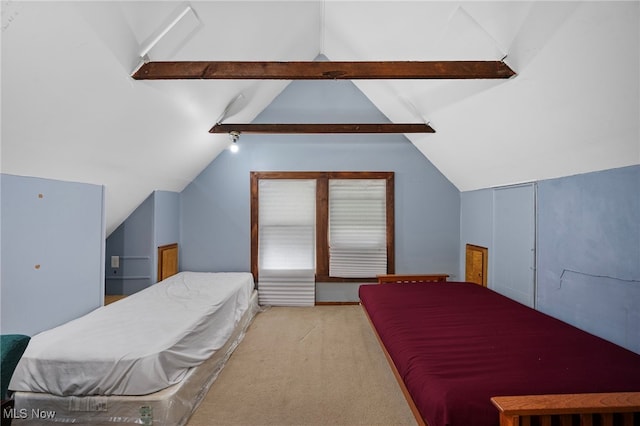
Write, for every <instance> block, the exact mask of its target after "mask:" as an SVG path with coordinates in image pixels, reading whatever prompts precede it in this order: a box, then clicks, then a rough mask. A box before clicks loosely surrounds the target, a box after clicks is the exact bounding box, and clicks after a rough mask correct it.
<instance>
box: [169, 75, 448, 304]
mask: <svg viewBox="0 0 640 426" xmlns="http://www.w3.org/2000/svg"><path fill="white" fill-rule="evenodd" d="M287 121H288V122H334V121H338V122H340V121H342V122H350V121H361V122H387V121H388V120H387V119H386V118H385V117H384V116H383V115H382V114H381V113H380V112H379V111H378V110H377V109H376V108H375V107H374V106H373V105H372V104H371V103H370V102H369V101H368V99H366V97H364V95H362V93H361V92H360V91H359V90H358V89H357V88H356V87H355V86H354V85H353V84H352V83H351V82H349V81H328V82H326V81H322V82H308V81H305V82H293V83H291V84H290V85H289V86H288V87H287V88H286V89H285V90H284V91H283V92H282V93H281V94H280V95H279V96H278V97H277V98H276V99H275V100H274V101H273V102H272V104H271V105H270V106H269V107H268V108H267V109H266V110H265V111H264V112H263V113H262V114H261V115H260V116H259V117H257V118H256V119H255V120H254V122H256V123H258V122H265V123H269V122H287ZM238 144H239V147H240V151H239V152H238V153H236V154H233V153H230V152H228V151H226V152H223V153H222V154H220V155H219V156H218V157H217V158H216V159H215V160H214V161H213V162H212V163H211V164H210V165H209V166H208V167H207V168H206V169H205V170H204V171H203V172H202V173H201V174H200V175H199V176H198V177H197V178H196V179H195V180H194V181H193V182H192V183H191V184H190V185H188V186H187V187H186V188H185V189H184V190H183V191H182V193H181V196H180V201H181V203H180V204H181V211H180V221H181V236H180V243H181V262H180V265H181V269H185V270H193V271H249V270H250V242H251V239H250V216H249V215H250V211H249V208H250V195H249V173H250V172H251V171H281V170H293V171H296V170H297V171H303V170H306V171H311V170H321V171H344V170H350V171H394V172H395V185H396V186H395V191H396V192H395V200H396V205H395V220H396V229H395V231H396V241H395V244H396V272H397V273H420V272H425V271H427V272H442V273H448V274H451V275H453V276H456V275H457V271H458V269H459V246H458V243H459V217H458V212H459V210H460V198H459V191H458V190H457V189H456V188H455V187H454V186H453V185H452V184H451V183H450V182H449V181H448V180H447V179H446V178H445V177H444V176H443V175H442V174H441V173H440V172H439V171H438V170H437V169H436V168H435V167H434V166H433V165H432V164H431V163H430V162H429V161H428V160H427V159H426V158H425V157H424V155H422V154H421V153H420V152H419V151H418V150H417V149H416V148H415V147H414V146H413V144H412V143H411V142H410V141H409V140H407V139H406V138H405V137H404V136H402V135H249V134H246V135H242V136H241V137H240V140H239V142H238ZM356 289H357V287H355V286H349V285H347V284H341V285H335V284H332V285H330V284H326V285H319V286H318V294H317V298H318V300H320V301H326V300H334V301H335V300H357V293H356Z"/></svg>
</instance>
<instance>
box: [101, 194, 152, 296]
mask: <svg viewBox="0 0 640 426" xmlns="http://www.w3.org/2000/svg"><path fill="white" fill-rule="evenodd" d="M153 207H154V196H153V194H151V195H150V196H149V197H147V199H146V200H144V201H143V202H142V204H140V206H138V208H137V209H136V210H135V211H134V212H133V213H131V215H129V217H128V218H127V220H125V221H124V222H123V223H122V224H121V225H120V226H119V227H118V228H116V230H115V231H113V232H112V233H111V235H109V238H107V243H106V247H107V256H106V259H105V261H106V268H107V276H106V293H107V294H133V293H135V292H138V291H140V290H142V289H144V288H147V287H149V286H150V285H151V284H152V283H153V282H154V281H153V277H154V275H153V271H154V269H153V251H154V248H153V244H154V235H155V231H154V219H153ZM111 256H119V259H120V267H119V268H112V267H111Z"/></svg>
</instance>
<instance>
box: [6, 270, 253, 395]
mask: <svg viewBox="0 0 640 426" xmlns="http://www.w3.org/2000/svg"><path fill="white" fill-rule="evenodd" d="M253 288H254V283H253V276H252V275H251V274H250V273H241V272H237V273H236V272H219V273H213V272H181V273H179V274H177V275H174V276H172V277H170V278H168V279H166V280H164V281H162V282H160V283H157V284H154V285H153V286H151V287H149V288H147V289H145V290H143V291H141V292H138V293H136V294H134V295H131V296H129V297H127V298H124V299H122V300H120V301H118V302H116V303H112V304H110V305H107V306H104V307H101V308H98V309H96V310H95V311H93V312H90V313H89V314H87V315H85V316H83V317H81V318H78V319H76V320H73V321H70V322H68V323H66V324H63V325H61V326H59V327H56V328H53V329H51V330H47V331H44V332H42V333H40V334H37V335H35V336H33V337H32V339H31V341H30V342H29V345H28V346H27V349H26V351H25V353H24V355H23V357H22V359H21V360H20V362H19V363H18V366H17V367H16V370H15V372H14V374H13V377H12V379H11V382H10V385H9V388H10V389H11V390H14V391H30V392H44V393H50V394H54V395H144V394H149V393H152V392H156V391H159V390H161V389H164V388H166V387H168V386H171V385H173V384H176V383H178V382H180V381H181V380H182V379H183V378H184V377H185V375H186V374H187V372H188V371H189V369H190V368H191V367H194V366H197V365H199V364H200V363H202V362H203V361H204V360H206V359H208V358H210V357H211V356H212V354H213V353H214V352H215V351H216V350H218V349H220V348H221V347H222V346H223V345H224V344H225V342H226V341H227V340H228V339H229V337H230V336H231V334H232V332H233V330H234V328H235V327H236V325H237V324H238V322H239V321H240V318H241V317H242V315H243V313H244V312H245V311H246V310H247V309H248V306H249V300H250V297H251V292H252V291H253Z"/></svg>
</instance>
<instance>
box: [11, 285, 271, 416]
mask: <svg viewBox="0 0 640 426" xmlns="http://www.w3.org/2000/svg"><path fill="white" fill-rule="evenodd" d="M259 311H260V306H259V305H258V293H257V291H255V290H254V291H253V293H252V295H251V302H250V307H249V309H248V310H247V311H246V312H245V313H244V315H243V316H242V319H241V320H240V324H238V326H237V327H236V329H235V330H234V332H233V334H232V335H231V338H230V339H229V340H228V341H227V343H225V345H224V346H223V347H222V348H221V349H220V350H218V351H216V352H215V353H214V354H213V356H212V357H211V358H209V359H208V360H206V361H205V362H203V363H202V364H200V365H198V366H197V367H193V368H191V369H190V370H189V372H188V373H187V374H186V376H185V378H184V379H183V380H182V381H181V382H180V383H178V384H175V385H172V386H169V387H168V388H166V389H163V390H161V391H158V392H154V393H152V394H149V395H140V396H130V395H109V396H102V395H97V396H57V395H51V394H46V393H34V392H16V393H15V394H14V397H15V410H16V411H15V416H14V423H15V424H16V426H41V425H44V424H51V423H64V424H68V423H73V424H81V425H91V426H118V425H122V426H124V425H153V426H182V425H185V424H186V423H187V421H188V420H189V418H190V417H191V415H192V414H193V412H194V411H195V410H196V408H197V407H198V406H199V405H200V403H201V402H202V400H203V399H204V397H205V396H206V394H207V392H208V390H209V389H210V387H211V385H212V384H213V383H214V382H215V380H216V379H217V377H218V375H219V374H220V372H221V371H222V369H223V368H224V367H225V365H226V363H227V361H228V360H229V358H230V357H231V354H232V353H233V351H234V350H235V348H236V347H237V346H238V344H239V343H240V342H241V341H242V339H243V338H244V336H245V333H246V330H247V328H248V327H249V325H250V324H251V322H252V321H253V318H254V317H255V315H256V314H257V313H258V312H259ZM12 424H13V423H12Z"/></svg>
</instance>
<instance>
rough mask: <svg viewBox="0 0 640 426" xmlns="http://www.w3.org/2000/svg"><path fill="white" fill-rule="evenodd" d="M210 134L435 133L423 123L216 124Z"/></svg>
mask: <svg viewBox="0 0 640 426" xmlns="http://www.w3.org/2000/svg"><path fill="white" fill-rule="evenodd" d="M209 132H210V133H231V132H238V133H280V134H283V133H291V134H293V133H311V134H313V133H435V130H434V129H433V128H432V127H431V126H429V125H428V124H424V123H312V124H305V123H278V124H272V123H268V124H260V123H246V124H216V125H215V126H213V127H212V128H211V130H209Z"/></svg>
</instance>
